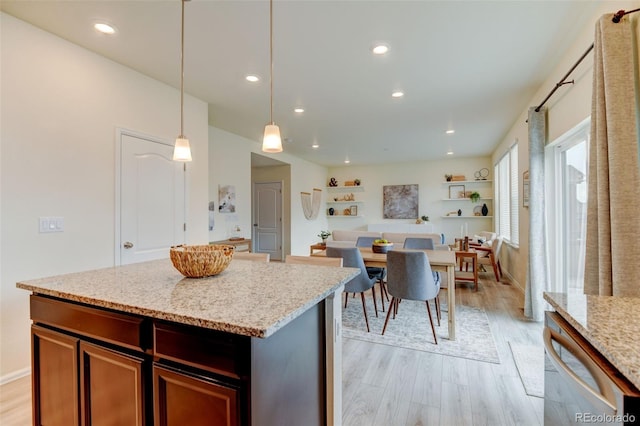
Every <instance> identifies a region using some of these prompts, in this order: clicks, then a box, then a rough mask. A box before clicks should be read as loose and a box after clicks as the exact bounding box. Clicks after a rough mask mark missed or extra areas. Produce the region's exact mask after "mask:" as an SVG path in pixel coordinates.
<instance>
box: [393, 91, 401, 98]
mask: <svg viewBox="0 0 640 426" xmlns="http://www.w3.org/2000/svg"><path fill="white" fill-rule="evenodd" d="M391 96H393V97H394V98H401V97H403V96H404V92H401V91H400V90H396V91H395V92H393V93H392V94H391Z"/></svg>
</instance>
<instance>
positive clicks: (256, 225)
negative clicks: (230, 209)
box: [253, 182, 282, 260]
mask: <svg viewBox="0 0 640 426" xmlns="http://www.w3.org/2000/svg"><path fill="white" fill-rule="evenodd" d="M253 220H254V222H253V241H254V245H253V247H254V251H255V252H259V253H269V254H270V257H271V260H282V182H266V183H256V184H254V187H253Z"/></svg>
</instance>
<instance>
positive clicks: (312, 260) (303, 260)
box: [284, 254, 342, 267]
mask: <svg viewBox="0 0 640 426" xmlns="http://www.w3.org/2000/svg"><path fill="white" fill-rule="evenodd" d="M284 263H291V264H297V265H320V266H337V267H342V258H341V257H320V256H292V255H290V254H288V255H287V256H286V257H285V259H284Z"/></svg>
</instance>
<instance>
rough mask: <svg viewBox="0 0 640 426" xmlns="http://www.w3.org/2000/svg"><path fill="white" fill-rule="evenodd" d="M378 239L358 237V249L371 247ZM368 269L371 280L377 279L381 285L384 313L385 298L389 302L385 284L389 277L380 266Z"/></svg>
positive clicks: (368, 267)
mask: <svg viewBox="0 0 640 426" xmlns="http://www.w3.org/2000/svg"><path fill="white" fill-rule="evenodd" d="M377 239H378V237H358V239H357V240H356V247H371V246H372V245H373V242H374V241H375V240H377ZM366 268H367V273H368V274H369V278H375V279H376V280H378V282H379V283H380V299H381V300H382V312H384V298H385V297H386V298H387V300H389V295H388V294H387V289H386V288H385V284H384V279H385V278H386V276H387V270H386V269H385V268H381V267H379V266H367V267H366Z"/></svg>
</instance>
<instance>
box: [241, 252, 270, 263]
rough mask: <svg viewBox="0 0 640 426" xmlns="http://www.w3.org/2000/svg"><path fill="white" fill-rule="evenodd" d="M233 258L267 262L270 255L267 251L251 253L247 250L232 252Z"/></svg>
mask: <svg viewBox="0 0 640 426" xmlns="http://www.w3.org/2000/svg"><path fill="white" fill-rule="evenodd" d="M233 258H234V259H242V260H251V261H253V262H266V263H268V262H269V259H270V258H271V255H270V254H269V253H253V252H248V251H237V252H235V253H233Z"/></svg>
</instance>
